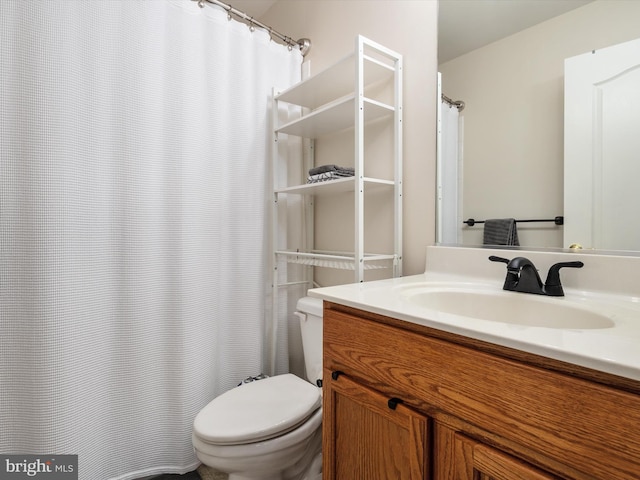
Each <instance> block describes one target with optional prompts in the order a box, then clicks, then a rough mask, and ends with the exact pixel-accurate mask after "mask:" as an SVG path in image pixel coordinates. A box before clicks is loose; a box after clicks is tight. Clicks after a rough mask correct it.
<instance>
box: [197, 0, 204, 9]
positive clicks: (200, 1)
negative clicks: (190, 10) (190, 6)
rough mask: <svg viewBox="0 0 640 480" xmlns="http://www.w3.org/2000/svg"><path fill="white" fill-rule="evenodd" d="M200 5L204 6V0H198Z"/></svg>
mask: <svg viewBox="0 0 640 480" xmlns="http://www.w3.org/2000/svg"><path fill="white" fill-rule="evenodd" d="M198 6H199V7H200V8H204V0H198Z"/></svg>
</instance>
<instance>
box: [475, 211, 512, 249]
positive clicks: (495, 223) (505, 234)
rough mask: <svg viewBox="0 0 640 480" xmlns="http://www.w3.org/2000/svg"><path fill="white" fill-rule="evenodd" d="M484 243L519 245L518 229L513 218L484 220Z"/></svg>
mask: <svg viewBox="0 0 640 480" xmlns="http://www.w3.org/2000/svg"><path fill="white" fill-rule="evenodd" d="M482 243H483V244H484V245H515V246H519V245H520V242H519V241H518V230H517V228H516V221H515V220H514V219H513V218H493V219H490V220H485V222H484V238H483V241H482Z"/></svg>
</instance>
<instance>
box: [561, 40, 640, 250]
mask: <svg viewBox="0 0 640 480" xmlns="http://www.w3.org/2000/svg"><path fill="white" fill-rule="evenodd" d="M564 128H565V132H564V138H565V156H564V157H565V158H564V217H565V225H564V243H565V245H564V246H565V247H568V246H569V245H570V244H572V243H580V244H581V245H582V246H583V247H585V248H597V249H605V250H640V221H639V219H638V210H639V209H638V206H639V203H640V39H638V40H633V41H630V42H626V43H622V44H619V45H615V46H613V47H609V48H604V49H601V50H595V51H593V52H589V53H585V54H583V55H578V56H576V57H572V58H568V59H566V60H565V122H564Z"/></svg>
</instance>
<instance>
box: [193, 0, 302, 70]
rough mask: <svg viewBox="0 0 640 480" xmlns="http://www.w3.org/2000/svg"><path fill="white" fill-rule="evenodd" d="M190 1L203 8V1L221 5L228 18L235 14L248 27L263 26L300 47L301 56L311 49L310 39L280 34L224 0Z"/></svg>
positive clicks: (275, 35)
mask: <svg viewBox="0 0 640 480" xmlns="http://www.w3.org/2000/svg"><path fill="white" fill-rule="evenodd" d="M192 1H194V2H198V6H199V7H200V8H204V3H205V2H207V3H212V4H214V5H218V6H219V7H222V8H224V9H225V10H226V11H227V14H228V15H229V18H231V15H235V16H236V17H239V18H241V19H242V20H245V21H247V22H249V28H253V27H254V25H255V26H258V27H260V28H264V29H265V30H267V31H268V32H269V35H271V37H277V38H279V39H280V40H282V41H283V42H284V43H285V44H286V45H288V46H289V48H293V47H294V46H295V47H298V48H299V49H300V53H302V56H303V57H304V56H305V55H306V54H307V53H308V52H309V50H310V49H311V40H309V39H308V38H301V39H300V40H297V41H295V40H293V39H292V38H291V37H287V36H286V35H282V34H281V33H279V32H276V31H275V30H274V29H273V28H271V27H270V26H268V25H265V24H264V23H261V22H259V21H257V20H255V19H254V18H253V17H252V16H250V15H247V14H246V13H244V12H242V11H240V10H237V9H235V8H233V7H232V6H231V5H228V4H226V3H224V2H221V1H220V0H192Z"/></svg>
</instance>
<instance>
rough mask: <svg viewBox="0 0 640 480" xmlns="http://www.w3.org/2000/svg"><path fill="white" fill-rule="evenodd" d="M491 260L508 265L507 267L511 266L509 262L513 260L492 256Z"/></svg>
mask: <svg viewBox="0 0 640 480" xmlns="http://www.w3.org/2000/svg"><path fill="white" fill-rule="evenodd" d="M489 260H491V261H492V262H502V263H506V264H507V265H508V264H509V262H510V261H511V260H509V259H508V258H502V257H496V256H495V255H491V256H490V257H489Z"/></svg>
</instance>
